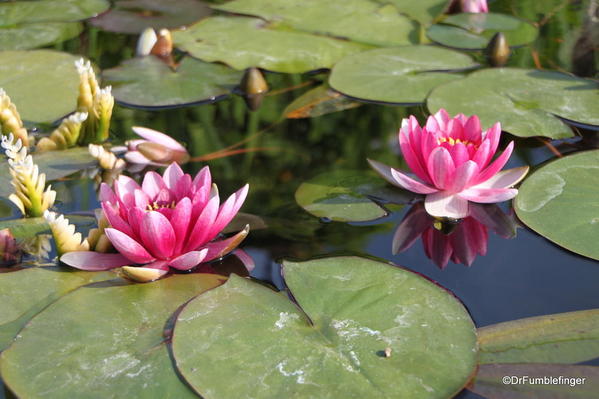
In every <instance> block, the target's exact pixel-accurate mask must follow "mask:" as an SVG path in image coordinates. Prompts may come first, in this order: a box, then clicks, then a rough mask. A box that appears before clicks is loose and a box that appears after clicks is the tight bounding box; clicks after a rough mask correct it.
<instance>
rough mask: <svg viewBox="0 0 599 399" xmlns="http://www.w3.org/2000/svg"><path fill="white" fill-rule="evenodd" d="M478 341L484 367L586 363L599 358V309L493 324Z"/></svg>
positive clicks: (481, 329)
mask: <svg viewBox="0 0 599 399" xmlns="http://www.w3.org/2000/svg"><path fill="white" fill-rule="evenodd" d="M478 340H479V345H480V360H479V362H480V363H481V364H487V363H579V362H584V361H587V360H591V359H594V358H596V357H599V309H592V310H582V311H578V312H568V313H559V314H552V315H546V316H538V317H530V318H526V319H520V320H514V321H508V322H505V323H499V324H494V325H492V326H487V327H483V328H479V329H478Z"/></svg>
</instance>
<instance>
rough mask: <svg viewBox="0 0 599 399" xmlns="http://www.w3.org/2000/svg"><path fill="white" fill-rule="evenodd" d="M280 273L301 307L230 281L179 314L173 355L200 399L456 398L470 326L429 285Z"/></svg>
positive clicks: (355, 275)
mask: <svg viewBox="0 0 599 399" xmlns="http://www.w3.org/2000/svg"><path fill="white" fill-rule="evenodd" d="M283 271H284V276H285V281H286V283H287V286H288V287H289V290H290V291H291V293H292V294H293V298H295V299H296V300H297V305H296V304H295V303H294V302H291V301H290V300H288V299H287V298H286V297H285V296H284V295H281V293H277V292H275V291H272V290H270V289H269V288H267V287H265V286H263V285H261V284H257V283H253V282H252V281H250V280H248V279H243V278H240V277H237V276H234V275H232V276H231V277H230V279H229V281H228V282H227V283H226V284H225V285H223V286H222V287H219V288H216V289H214V290H211V291H208V292H206V293H204V294H202V295H199V296H198V297H196V298H195V299H193V300H192V301H190V302H189V303H188V304H187V305H186V306H185V307H184V308H183V310H182V311H181V313H180V314H179V316H178V318H177V320H176V323H175V329H174V333H173V341H172V350H173V355H174V358H175V361H176V365H177V368H178V370H179V372H180V373H181V375H182V376H183V377H184V378H185V380H186V381H187V382H188V383H189V384H190V385H191V386H192V387H193V388H194V390H196V392H198V394H200V395H201V396H202V397H204V398H206V399H212V398H228V397H239V396H242V397H243V396H248V395H249V396H252V397H253V398H281V397H285V398H310V397H318V398H349V397H356V398H357V397H359V398H381V397H386V398H417V397H427V398H448V397H452V396H453V395H454V394H456V393H457V392H458V391H460V390H461V389H462V388H463V386H464V385H465V384H466V383H467V382H468V380H469V379H470V378H471V376H472V374H473V372H474V368H475V366H476V356H477V353H476V352H477V348H476V334H475V328H474V325H473V323H472V320H471V319H470V316H469V315H468V313H467V312H466V310H465V309H464V307H463V305H462V304H461V303H460V302H459V301H458V300H457V299H456V298H455V297H454V296H453V295H451V294H450V293H449V292H447V291H446V290H444V289H442V288H440V287H439V286H437V285H435V284H434V283H432V282H430V281H429V280H427V279H425V278H423V277H421V276H419V275H417V274H415V273H412V272H410V271H407V270H404V269H401V268H398V267H394V266H392V265H389V264H386V263H381V262H377V261H373V260H367V259H363V258H358V257H339V258H325V259H318V260H313V261H308V262H299V263H296V262H290V261H285V262H284V263H283ZM385 353H387V355H385Z"/></svg>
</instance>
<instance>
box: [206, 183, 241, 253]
mask: <svg viewBox="0 0 599 399" xmlns="http://www.w3.org/2000/svg"><path fill="white" fill-rule="evenodd" d="M248 190H249V185H247V184H246V185H245V186H243V187H241V188H240V189H239V190H237V192H235V193H234V194H232V195H231V196H230V197H229V198H227V200H226V201H225V202H224V203H223V204H222V205H221V207H220V209H219V211H218V216H217V217H216V220H215V221H214V224H213V225H212V227H211V228H210V233H209V234H208V238H207V239H206V240H207V241H210V240H212V239H213V238H214V237H216V236H217V235H218V233H220V232H221V231H222V230H223V229H224V228H225V227H226V226H227V225H228V224H229V223H230V222H231V220H233V218H234V217H235V215H236V214H237V212H239V208H241V206H242V205H243V202H244V201H245V198H246V197H247V194H248Z"/></svg>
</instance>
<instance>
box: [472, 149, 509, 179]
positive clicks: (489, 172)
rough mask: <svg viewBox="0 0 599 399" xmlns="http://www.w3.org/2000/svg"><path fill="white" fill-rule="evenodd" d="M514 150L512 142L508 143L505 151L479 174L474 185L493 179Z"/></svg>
mask: <svg viewBox="0 0 599 399" xmlns="http://www.w3.org/2000/svg"><path fill="white" fill-rule="evenodd" d="M513 150H514V142H513V141H512V142H510V143H509V144H508V146H507V147H506V149H505V151H503V153H502V154H501V155H500V156H498V157H497V159H495V160H494V161H493V162H492V163H491V164H490V165H489V166H487V167H486V168H485V169H484V170H483V171H481V172H480V174H479V175H478V177H477V178H476V181H475V182H474V184H479V183H482V182H484V181H486V180H488V179H490V178H491V177H493V176H494V175H495V174H496V173H497V172H499V171H500V170H501V168H503V167H504V166H505V164H506V163H507V161H508V159H509V158H510V156H511V155H512V151H513Z"/></svg>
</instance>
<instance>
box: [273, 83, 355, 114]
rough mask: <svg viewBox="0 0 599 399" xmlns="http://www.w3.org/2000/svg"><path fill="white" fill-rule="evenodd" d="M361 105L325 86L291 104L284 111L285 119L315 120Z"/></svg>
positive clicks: (313, 90)
mask: <svg viewBox="0 0 599 399" xmlns="http://www.w3.org/2000/svg"><path fill="white" fill-rule="evenodd" d="M360 105H361V103H359V102H357V101H353V100H351V99H349V98H347V97H346V96H344V95H343V94H341V93H339V92H337V91H335V90H332V89H331V88H330V86H329V85H328V84H323V85H320V86H318V87H315V88H313V89H311V90H308V91H307V92H305V93H304V94H302V95H301V96H299V97H298V98H296V99H295V100H293V102H292V103H291V104H289V105H288V106H287V107H286V108H285V110H284V111H283V115H284V116H285V118H289V119H298V118H315V117H318V116H322V115H326V114H330V113H332V112H338V111H343V110H346V109H351V108H356V107H359V106H360Z"/></svg>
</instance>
